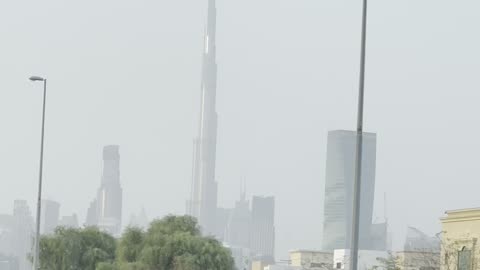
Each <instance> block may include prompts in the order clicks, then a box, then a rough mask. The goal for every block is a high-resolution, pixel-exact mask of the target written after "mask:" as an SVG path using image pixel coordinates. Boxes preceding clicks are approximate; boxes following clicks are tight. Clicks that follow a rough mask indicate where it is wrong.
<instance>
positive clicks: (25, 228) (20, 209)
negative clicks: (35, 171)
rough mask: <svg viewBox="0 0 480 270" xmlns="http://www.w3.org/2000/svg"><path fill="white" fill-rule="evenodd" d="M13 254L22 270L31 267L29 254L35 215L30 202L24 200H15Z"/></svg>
mask: <svg viewBox="0 0 480 270" xmlns="http://www.w3.org/2000/svg"><path fill="white" fill-rule="evenodd" d="M11 237H12V238H11V240H12V242H11V244H12V246H11V250H12V255H13V256H14V257H16V258H18V265H19V269H20V270H26V269H30V268H31V263H30V261H29V260H28V255H29V254H31V252H32V246H33V240H34V235H33V217H32V214H31V212H30V208H29V207H28V204H27V202H26V201H24V200H15V201H14V203H13V228H12V236H11Z"/></svg>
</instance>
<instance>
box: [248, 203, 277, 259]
mask: <svg viewBox="0 0 480 270" xmlns="http://www.w3.org/2000/svg"><path fill="white" fill-rule="evenodd" d="M251 230H252V231H251V234H250V235H251V238H250V249H251V251H252V252H253V253H254V254H255V255H256V256H262V257H266V258H271V259H272V261H274V254H275V198H274V197H259V196H253V199H252V227H251Z"/></svg>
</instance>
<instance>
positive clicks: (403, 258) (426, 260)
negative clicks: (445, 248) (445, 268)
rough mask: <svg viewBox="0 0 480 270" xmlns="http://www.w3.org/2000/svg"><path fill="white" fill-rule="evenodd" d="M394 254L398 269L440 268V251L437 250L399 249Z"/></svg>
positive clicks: (435, 269)
mask: <svg viewBox="0 0 480 270" xmlns="http://www.w3.org/2000/svg"><path fill="white" fill-rule="evenodd" d="M395 255H396V262H397V266H398V268H399V269H400V270H438V269H440V253H437V252H422V251H400V252H396V253H395Z"/></svg>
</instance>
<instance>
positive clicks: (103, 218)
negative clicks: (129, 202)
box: [86, 145, 122, 235]
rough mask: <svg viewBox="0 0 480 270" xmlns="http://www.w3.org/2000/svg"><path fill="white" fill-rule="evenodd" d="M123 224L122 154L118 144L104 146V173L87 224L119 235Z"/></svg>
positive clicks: (89, 211) (89, 210)
mask: <svg viewBox="0 0 480 270" xmlns="http://www.w3.org/2000/svg"><path fill="white" fill-rule="evenodd" d="M121 224H122V187H121V185H120V154H119V146H118V145H108V146H105V147H104V148H103V174H102V181H101V185H100V188H99V189H98V191H97V197H96V199H95V200H94V201H93V202H92V203H91V204H90V208H89V209H88V213H87V222H86V225H87V226H98V227H99V228H100V229H102V230H104V231H106V232H108V233H110V234H112V235H118V234H119V233H120V230H121Z"/></svg>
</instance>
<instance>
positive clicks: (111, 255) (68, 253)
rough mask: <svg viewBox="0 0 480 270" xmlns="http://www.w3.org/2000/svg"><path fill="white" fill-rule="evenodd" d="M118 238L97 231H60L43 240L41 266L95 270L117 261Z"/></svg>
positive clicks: (51, 268)
mask: <svg viewBox="0 0 480 270" xmlns="http://www.w3.org/2000/svg"><path fill="white" fill-rule="evenodd" d="M115 250H116V242H115V239H114V238H113V237H112V236H110V235H108V234H106V233H103V232H100V231H99V230H98V229H96V228H86V229H83V230H80V229H66V228H58V229H57V230H56V231H55V234H53V235H52V236H44V237H42V239H41V241H40V267H41V269H49V270H65V269H71V270H95V269H96V267H97V264H98V263H100V262H109V261H113V260H114V259H115Z"/></svg>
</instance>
